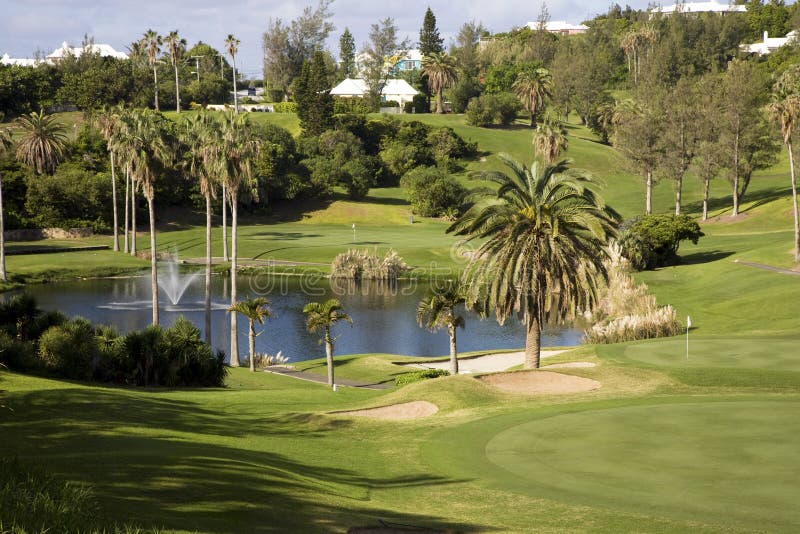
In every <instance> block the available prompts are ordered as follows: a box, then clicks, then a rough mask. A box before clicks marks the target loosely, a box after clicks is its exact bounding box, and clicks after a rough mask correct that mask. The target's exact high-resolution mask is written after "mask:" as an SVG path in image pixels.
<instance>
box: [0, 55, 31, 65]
mask: <svg viewBox="0 0 800 534" xmlns="http://www.w3.org/2000/svg"><path fill="white" fill-rule="evenodd" d="M39 63H40V61H39V60H37V59H28V58H21V57H9V55H8V54H3V57H1V58H0V65H18V66H20V67H35V66H36V65H38V64H39Z"/></svg>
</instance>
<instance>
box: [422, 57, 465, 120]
mask: <svg viewBox="0 0 800 534" xmlns="http://www.w3.org/2000/svg"><path fill="white" fill-rule="evenodd" d="M422 74H423V76H426V77H427V78H428V86H429V87H430V88H431V89H433V90H434V91H436V113H444V108H443V107H442V91H444V90H445V89H447V88H448V87H452V86H453V85H454V84H455V83H456V82H457V81H458V68H457V67H456V60H455V58H453V56H451V55H448V54H445V53H436V52H434V53H433V54H431V55H429V56H425V57H423V58H422Z"/></svg>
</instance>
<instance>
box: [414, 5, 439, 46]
mask: <svg viewBox="0 0 800 534" xmlns="http://www.w3.org/2000/svg"><path fill="white" fill-rule="evenodd" d="M443 45H444V39H442V38H441V36H440V35H439V28H437V27H436V16H435V15H434V14H433V11H431V8H430V7H428V9H427V10H425V18H424V19H423V20H422V28H421V29H420V30H419V51H420V53H421V54H422V55H423V56H430V55H432V54H441V53H442V52H444V46H443Z"/></svg>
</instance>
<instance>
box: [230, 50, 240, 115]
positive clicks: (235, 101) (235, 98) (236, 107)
mask: <svg viewBox="0 0 800 534" xmlns="http://www.w3.org/2000/svg"><path fill="white" fill-rule="evenodd" d="M231 63H233V110H234V111H235V112H236V114H237V115H238V114H239V95H238V94H237V93H236V56H234V55H233V54H231Z"/></svg>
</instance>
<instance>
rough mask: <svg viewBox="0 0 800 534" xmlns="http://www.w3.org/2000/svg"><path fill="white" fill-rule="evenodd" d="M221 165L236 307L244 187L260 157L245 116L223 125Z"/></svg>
mask: <svg viewBox="0 0 800 534" xmlns="http://www.w3.org/2000/svg"><path fill="white" fill-rule="evenodd" d="M220 145H221V152H220V157H221V159H220V161H221V165H220V167H219V171H220V174H221V176H220V177H221V181H222V182H223V184H224V185H225V190H224V191H225V193H226V194H227V198H223V199H222V202H223V204H224V203H225V202H229V203H230V206H231V256H230V258H231V306H233V305H235V304H236V271H237V260H238V250H237V244H238V243H237V231H238V213H239V206H238V199H239V190H240V189H241V187H242V185H246V186H248V187H250V186H251V185H252V182H253V162H254V160H255V157H256V151H257V148H258V143H257V141H256V139H255V138H254V137H253V134H252V132H251V130H250V123H249V121H248V120H247V117H246V116H245V115H228V116H227V117H226V118H225V121H224V122H223V124H222V131H221V143H220ZM236 331H237V327H236V314H235V313H234V314H231V362H230V364H231V366H233V367H236V366H238V365H239V340H238V338H237V336H236Z"/></svg>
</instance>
